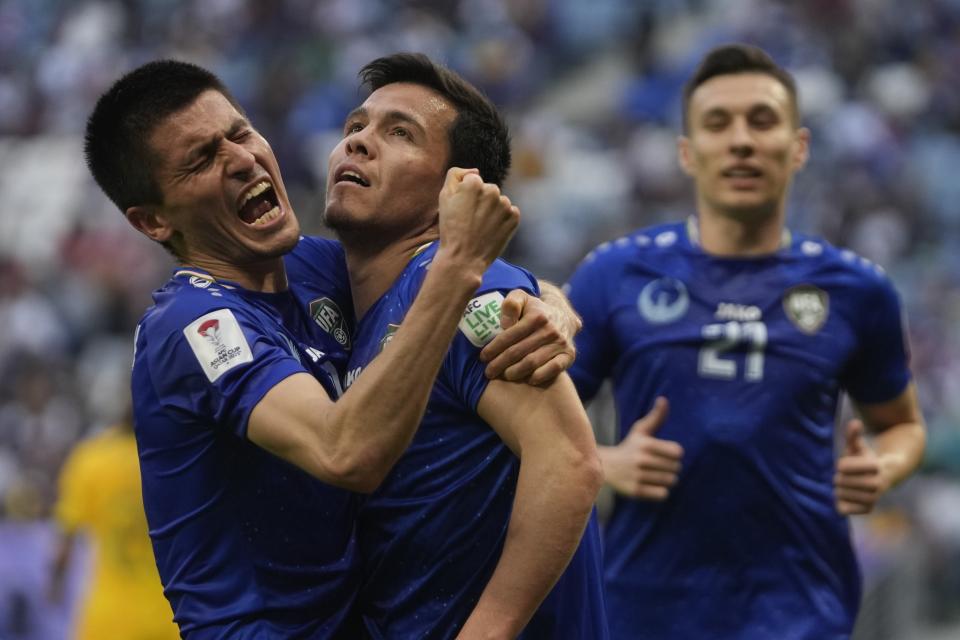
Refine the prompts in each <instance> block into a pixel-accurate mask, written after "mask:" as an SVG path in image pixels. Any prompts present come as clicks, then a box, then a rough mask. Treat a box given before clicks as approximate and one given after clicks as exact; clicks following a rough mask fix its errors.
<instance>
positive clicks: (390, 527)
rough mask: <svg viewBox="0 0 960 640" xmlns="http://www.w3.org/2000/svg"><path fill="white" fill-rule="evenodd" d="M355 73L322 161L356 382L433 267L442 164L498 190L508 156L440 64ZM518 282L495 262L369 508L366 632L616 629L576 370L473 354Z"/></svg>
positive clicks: (389, 339) (497, 633)
mask: <svg viewBox="0 0 960 640" xmlns="http://www.w3.org/2000/svg"><path fill="white" fill-rule="evenodd" d="M361 77H362V78H363V81H364V84H366V85H367V86H369V88H370V89H371V90H372V93H371V94H370V96H369V97H368V98H367V99H366V100H365V101H364V102H363V104H362V105H360V106H359V107H358V108H356V109H354V110H353V112H352V113H351V114H350V115H349V116H348V118H347V120H346V123H345V126H344V135H343V139H342V140H341V141H340V143H339V144H338V145H337V147H336V148H335V149H334V151H333V152H332V154H331V156H330V163H329V175H328V186H327V206H326V210H325V218H326V223H327V225H328V226H330V227H331V228H332V229H334V230H335V231H336V232H337V234H338V236H339V238H340V240H341V242H342V243H343V246H344V249H345V251H346V257H347V265H348V269H349V272H350V283H351V287H352V292H353V300H354V307H355V310H356V317H357V319H358V321H357V329H356V335H355V343H354V349H353V351H352V353H351V359H350V371H349V372H348V376H347V383H348V384H349V383H350V382H351V381H352V380H353V379H354V377H355V376H356V375H358V374H359V373H360V372H361V371H363V372H364V373H363V374H362V375H361V378H362V376H363V375H366V371H367V370H369V368H370V367H373V366H376V365H377V364H378V363H380V361H381V360H382V359H383V358H385V357H388V356H390V355H392V352H393V350H394V348H395V347H396V339H397V338H396V336H397V335H399V331H402V330H403V327H404V326H405V325H406V322H408V319H409V317H410V315H409V314H410V312H411V311H412V307H411V303H412V302H413V300H414V297H415V296H416V295H417V292H418V291H421V294H420V295H422V287H423V286H424V285H425V284H426V278H429V277H430V274H432V273H433V269H434V265H435V264H436V260H437V256H438V253H439V251H441V250H442V247H443V243H442V241H441V242H440V243H439V244H438V243H437V242H436V240H437V197H438V194H441V197H442V190H441V188H442V186H443V175H444V172H445V171H446V168H447V167H448V166H450V165H451V164H453V165H459V166H469V167H476V168H477V169H478V170H479V171H480V175H481V176H482V178H483V180H484V181H485V183H486V184H487V185H488V186H487V187H485V189H490V190H491V191H493V190H494V189H495V187H494V186H493V185H496V184H500V182H501V181H502V180H503V179H504V177H505V176H506V173H507V170H508V168H509V163H510V150H509V141H508V136H507V131H506V127H505V125H504V123H503V120H502V119H501V117H500V115H499V114H498V113H497V111H496V108H495V107H494V106H493V105H492V104H491V103H490V102H489V101H488V100H487V99H486V98H485V97H484V96H482V94H480V93H479V92H478V91H477V90H476V89H475V88H474V87H472V86H471V85H469V84H468V83H467V82H465V81H464V80H463V79H462V78H460V77H459V76H457V75H456V74H454V73H453V72H451V71H449V70H448V69H445V68H443V67H441V66H439V65H436V64H434V63H433V62H432V61H430V60H429V59H428V58H427V57H425V56H422V55H418V54H395V55H392V56H388V57H386V58H380V59H378V60H375V61H373V62H371V63H370V64H368V65H367V66H366V67H364V69H363V70H362V71H361ZM515 287H520V288H524V289H526V290H528V291H530V292H532V293H535V292H536V290H537V283H536V281H535V280H534V278H533V277H532V276H531V275H530V274H529V273H527V272H526V271H524V270H522V269H520V268H518V267H515V266H512V265H510V264H507V263H505V262H502V261H496V262H494V264H493V265H492V266H491V267H490V268H489V269H488V270H487V272H486V274H485V275H484V278H483V283H482V284H481V286H480V289H479V290H478V291H477V295H476V296H475V297H474V298H473V299H472V300H471V301H470V303H469V305H468V307H467V309H466V312H465V314H464V315H463V318H462V320H461V322H460V332H459V333H458V335H457V336H456V338H455V339H454V342H453V345H452V346H451V348H450V351H449V353H448V354H447V356H446V359H445V360H444V363H443V366H442V367H441V370H440V373H439V375H438V377H437V381H436V383H435V384H434V388H433V393H432V395H431V398H430V402H429V404H428V407H427V412H426V415H425V417H424V420H423V423H422V424H421V426H420V429H419V430H418V432H417V435H416V436H415V437H414V440H413V443H412V444H411V446H410V448H409V449H408V451H407V452H406V453H405V454H404V455H403V456H402V457H401V458H400V460H399V461H398V462H397V465H396V466H395V467H394V469H393V470H392V471H391V472H390V474H389V475H388V476H387V478H386V479H385V480H384V482H383V484H382V485H381V486H380V488H379V489H378V490H377V491H375V492H374V493H373V494H372V495H371V496H370V497H369V498H368V499H366V500H365V501H364V503H363V504H362V506H361V507H360V516H359V520H358V540H359V543H360V553H361V556H362V557H363V560H364V567H365V570H364V584H363V587H362V589H361V594H360V600H359V602H360V604H359V607H360V611H361V613H362V616H363V621H364V625H365V631H366V633H367V635H368V636H369V637H372V638H421V639H422V638H453V637H461V638H479V637H484V638H513V637H516V636H517V634H519V633H520V632H521V631H522V630H523V629H524V628H525V627H526V631H525V636H524V637H527V638H535V639H548V638H556V639H566V638H578V639H579V638H583V639H589V638H606V637H607V635H606V622H605V619H604V611H603V600H602V584H601V575H600V570H601V567H600V557H599V531H598V528H597V526H596V522H595V519H593V520H590V515H591V510H592V503H593V500H594V498H595V496H596V492H597V491H598V489H599V486H600V482H601V474H600V467H599V459H598V458H597V454H596V448H595V443H594V440H593V435H592V433H591V430H590V425H589V422H588V420H587V418H586V416H585V414H584V411H583V407H582V405H581V404H580V401H579V399H578V398H577V395H576V392H575V390H574V388H573V386H572V384H571V382H570V380H569V378H568V377H567V376H566V375H563V376H561V377H560V378H558V379H556V380H555V381H553V382H552V383H551V384H548V385H545V386H542V387H536V386H531V385H522V384H514V383H510V382H505V381H501V380H493V381H491V380H489V379H488V378H487V377H486V376H485V375H484V372H483V366H482V364H481V362H480V359H479V352H480V348H481V347H482V346H483V345H485V344H487V343H488V342H489V341H490V340H491V339H492V338H493V336H494V335H495V334H496V331H497V326H498V323H499V320H498V316H499V314H500V305H501V303H502V301H503V297H504V292H505V291H507V290H509V289H511V288H515ZM394 362H395V360H394ZM396 374H397V375H404V369H403V368H402V367H398V368H397V370H396ZM588 520H590V526H587V525H588ZM585 527H587V529H586V534H585V535H584V530H585ZM581 536H583V542H582V543H581ZM571 557H572V558H573V559H572V561H571ZM568 563H569V568H567V565H568ZM565 568H566V572H565V573H564V570H565ZM561 574H562V577H561ZM558 579H559V583H558V582H557V581H558ZM555 583H556V588H553V587H554V584H555ZM552 588H553V589H552ZM551 589H552V591H551ZM548 594H549V597H547V596H548ZM545 597H546V598H547V600H546V601H545V602H543V604H542V606H541V602H542V601H544V598H545ZM528 622H529V624H528Z"/></svg>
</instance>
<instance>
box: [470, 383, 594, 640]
mask: <svg viewBox="0 0 960 640" xmlns="http://www.w3.org/2000/svg"><path fill="white" fill-rule="evenodd" d="M478 412H479V414H480V416H481V417H482V418H483V419H484V420H486V421H487V422H488V423H489V424H490V425H491V426H492V427H493V428H494V429H496V431H497V433H498V434H500V437H501V438H503V441H504V442H505V443H506V444H507V445H508V446H509V447H510V448H511V449H512V450H513V451H514V452H515V453H516V454H517V455H518V456H519V457H520V477H519V479H518V481H517V492H516V495H515V497H514V501H513V511H512V514H511V516H510V525H509V527H508V529H507V538H506V542H505V543H504V547H503V552H502V554H501V556H500V560H499V562H498V563H497V566H496V569H495V570H494V572H493V575H492V576H491V578H490V581H489V582H488V583H487V586H486V588H485V589H484V591H483V593H482V594H481V596H480V600H479V601H478V603H477V606H476V608H475V609H474V610H473V612H472V613H471V614H470V617H469V618H468V619H467V622H466V623H465V625H464V627H463V629H461V632H460V636H459V637H460V638H481V637H483V638H514V637H516V635H517V634H519V633H520V631H521V630H522V629H523V627H524V626H525V625H526V624H527V622H528V621H529V620H530V617H531V616H532V615H533V614H534V612H535V611H536V610H537V607H539V606H540V603H541V602H542V601H543V599H544V598H545V597H546V596H547V594H548V593H549V592H550V589H551V588H552V587H553V585H554V584H555V583H556V581H557V579H558V578H559V577H560V575H561V574H562V573H563V571H564V569H565V568H566V566H567V563H568V562H569V561H570V558H571V556H572V555H573V554H574V552H575V551H576V549H577V546H578V544H579V543H580V537H581V536H582V535H583V530H584V527H585V526H586V523H587V519H588V518H589V516H590V510H591V509H592V507H593V501H594V499H595V498H596V496H597V492H598V491H599V489H600V485H601V483H602V475H601V471H600V463H599V459H598V458H597V454H596V444H595V442H594V439H593V432H592V431H591V429H590V423H589V421H588V419H587V416H586V414H585V413H584V410H583V406H582V405H581V404H580V400H579V398H578V397H577V394H576V391H575V390H574V388H573V383H572V382H571V381H570V378H569V377H568V376H566V375H561V376H560V377H559V378H557V380H556V381H555V382H554V383H553V384H551V385H549V386H547V387H544V388H540V387H532V386H528V385H521V384H516V383H509V382H503V381H498V380H494V381H492V382H491V383H490V384H489V386H488V387H487V389H486V391H485V392H484V394H483V396H482V397H481V399H480V404H479V405H478Z"/></svg>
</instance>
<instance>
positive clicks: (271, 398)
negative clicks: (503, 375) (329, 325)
mask: <svg viewBox="0 0 960 640" xmlns="http://www.w3.org/2000/svg"><path fill="white" fill-rule="evenodd" d="M519 215H520V212H519V210H518V209H517V208H516V207H515V206H513V205H512V203H511V202H510V200H509V199H508V198H506V197H505V196H502V195H501V194H500V190H499V189H498V188H497V187H496V186H495V185H490V184H486V183H484V182H483V181H482V180H480V178H479V175H478V173H477V172H476V171H475V170H464V169H458V168H453V169H450V170H449V172H448V173H447V180H446V183H445V184H444V188H443V191H442V192H441V194H440V223H439V226H440V245H439V248H438V250H437V253H436V255H435V256H434V259H433V261H432V263H431V267H430V269H429V271H428V273H427V276H426V278H425V279H424V282H423V285H422V286H421V288H420V291H419V293H418V294H417V297H416V299H415V300H414V302H413V305H412V306H411V307H410V310H409V312H408V313H407V316H406V317H405V319H404V321H403V324H402V326H401V327H400V329H399V330H398V331H397V333H396V335H395V336H394V338H393V340H392V341H391V343H390V348H389V349H386V350H384V352H383V353H381V354H380V355H379V356H378V357H377V358H375V359H374V360H373V362H371V363H370V365H369V366H367V367H366V369H364V371H363V373H362V374H361V375H360V376H359V377H358V378H357V380H356V381H355V382H354V383H353V384H352V385H351V386H350V388H349V389H348V390H347V392H346V393H344V395H343V397H342V398H341V399H340V400H339V401H337V402H333V401H331V400H330V398H328V397H327V396H326V394H325V392H324V391H323V389H322V387H321V386H320V384H319V383H317V382H316V381H315V380H311V379H309V376H306V377H304V376H301V375H293V376H289V377H288V378H287V379H285V380H283V381H282V382H280V383H279V384H277V385H276V386H275V387H274V388H273V389H271V390H270V391H269V392H268V393H267V394H266V395H265V396H264V398H263V400H262V401H261V402H260V404H258V405H257V406H256V407H255V408H254V410H253V412H252V413H251V416H250V423H249V427H248V435H249V437H250V439H251V440H252V441H253V442H255V443H256V444H258V445H260V446H262V447H264V448H265V449H267V450H269V451H271V452H273V453H275V454H277V455H280V456H281V457H284V458H286V459H287V460H289V461H291V462H293V463H294V464H297V465H298V466H300V467H301V468H303V469H305V470H306V471H307V472H309V473H311V474H313V475H315V476H316V477H318V478H320V479H321V480H324V481H326V482H328V483H331V484H335V485H337V486H341V487H345V488H347V489H352V490H355V491H361V492H370V491H373V490H374V489H376V487H377V486H379V484H380V482H381V481H382V480H383V478H384V477H385V476H386V474H387V473H388V472H389V470H390V468H391V467H392V466H393V464H394V463H395V462H396V461H397V459H398V458H399V457H400V455H401V454H402V453H403V451H404V450H405V449H406V447H407V445H409V443H410V440H411V439H412V438H413V434H414V432H415V431H416V428H417V426H418V425H419V424H420V420H421V419H422V417H423V413H424V411H425V410H426V405H427V400H428V399H429V397H430V392H431V389H432V388H433V381H434V379H435V378H436V375H437V372H438V370H439V369H440V365H441V363H442V361H443V358H444V356H445V355H446V353H447V350H448V348H449V346H450V342H451V340H452V339H453V336H454V335H455V333H456V331H457V326H458V323H459V322H460V320H461V317H462V315H463V311H464V309H465V308H466V305H467V302H468V301H469V299H470V296H471V295H472V294H473V292H474V291H476V289H477V287H478V286H479V285H480V283H481V281H482V275H483V273H484V272H485V271H486V269H487V267H489V266H490V264H491V263H492V262H493V261H494V260H495V259H496V257H497V256H498V255H499V254H500V252H501V251H503V249H504V247H505V246H506V244H507V242H508V240H509V239H510V237H511V236H512V235H513V232H514V230H515V229H516V227H517V224H518V222H519ZM397 371H403V375H397V374H396V372H397Z"/></svg>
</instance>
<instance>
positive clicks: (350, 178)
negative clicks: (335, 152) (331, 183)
mask: <svg viewBox="0 0 960 640" xmlns="http://www.w3.org/2000/svg"><path fill="white" fill-rule="evenodd" d="M341 182H353V183H354V184H358V185H360V186H361V187H369V186H370V183H369V182H367V181H366V180H364V179H363V178H361V177H360V174H358V173H356V172H353V171H344V172H343V173H341V174H340V175H339V176H338V177H337V183H338V184H339V183H341Z"/></svg>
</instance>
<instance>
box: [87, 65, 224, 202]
mask: <svg viewBox="0 0 960 640" xmlns="http://www.w3.org/2000/svg"><path fill="white" fill-rule="evenodd" d="M210 89H212V90H215V91H219V92H220V93H222V94H223V96H224V97H225V98H226V99H227V100H229V101H230V103H231V104H232V105H233V106H234V107H236V109H237V111H240V112H241V113H243V110H242V109H241V108H240V106H239V105H238V104H237V101H236V100H235V99H234V98H233V96H232V95H231V94H230V92H229V91H227V88H226V87H225V86H224V85H223V83H222V82H221V81H220V79H219V78H217V76H215V75H214V74H212V73H211V72H209V71H207V70H206V69H203V68H201V67H198V66H197V65H194V64H190V63H188V62H179V61H177V60H156V61H154V62H148V63H147V64H145V65H142V66H140V67H138V68H136V69H134V70H133V71H130V72H129V73H127V74H125V75H124V76H123V77H121V78H120V79H119V80H117V81H116V82H115V83H114V84H113V86H112V87H110V89H108V90H107V92H106V93H104V94H103V95H102V96H100V99H99V100H97V105H96V107H94V109H93V113H92V114H90V118H89V119H88V120H87V130H86V136H85V138H84V154H85V155H86V159H87V166H88V167H89V168H90V173H92V174H93V177H94V179H95V180H96V181H97V184H99V185H100V188H101V189H103V191H104V193H106V194H107V196H108V197H109V198H110V199H111V200H112V201H113V203H114V204H116V205H117V206H118V207H119V208H120V210H121V211H126V210H127V209H128V208H129V207H132V206H135V205H142V204H162V201H163V194H162V193H161V191H160V187H159V185H158V184H157V182H156V180H155V178H154V176H153V169H154V167H155V162H156V160H155V158H154V157H153V155H152V154H151V152H150V148H149V145H148V143H147V140H148V139H149V137H150V135H151V134H152V133H153V130H154V128H155V127H156V126H157V125H158V124H159V123H160V122H161V121H163V120H164V119H165V118H167V117H168V116H170V115H171V114H173V113H176V112H178V111H180V110H182V109H184V108H186V107H188V106H190V104H192V103H193V101H194V100H196V99H197V97H198V96H199V95H200V94H201V93H203V92H204V91H207V90H210Z"/></svg>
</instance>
